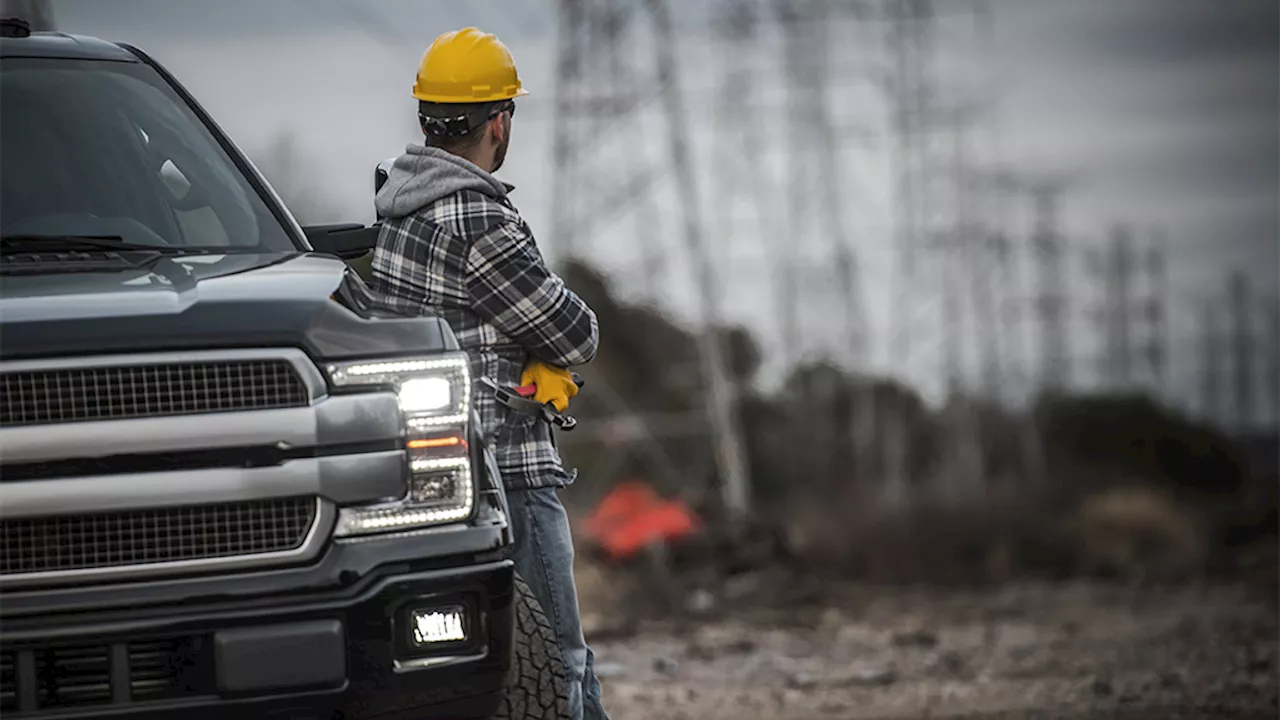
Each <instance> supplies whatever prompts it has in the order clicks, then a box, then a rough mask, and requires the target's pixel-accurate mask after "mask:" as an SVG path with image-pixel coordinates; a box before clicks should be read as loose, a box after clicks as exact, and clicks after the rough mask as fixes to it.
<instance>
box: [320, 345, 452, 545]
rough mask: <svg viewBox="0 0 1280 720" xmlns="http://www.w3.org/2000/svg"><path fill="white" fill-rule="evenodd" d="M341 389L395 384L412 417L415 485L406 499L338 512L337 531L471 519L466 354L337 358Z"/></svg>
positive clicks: (408, 428)
mask: <svg viewBox="0 0 1280 720" xmlns="http://www.w3.org/2000/svg"><path fill="white" fill-rule="evenodd" d="M327 370H328V374H329V379H330V381H331V382H332V383H333V384H334V386H335V387H341V388H361V387H364V388H370V389H373V388H391V389H394V390H395V392H396V394H397V395H398V396H399V398H400V410H401V413H402V414H403V416H404V423H405V461H406V463H407V464H408V468H407V470H408V473H407V474H408V478H409V487H408V491H407V492H406V493H405V496H404V497H403V498H399V499H397V500H393V501H390V502H385V503H379V504H377V505H362V506H357V507H344V508H341V509H340V510H339V511H338V525H337V528H336V529H335V530H334V534H335V535H337V536H338V537H344V536H351V535H367V534H371V533H381V532H393V531H398V530H410V529H414V528H419V527H425V526H428V525H438V524H441V523H447V522H457V521H459V520H464V519H466V518H467V517H469V516H470V515H471V511H472V508H473V505H474V498H475V489H474V487H473V486H472V480H471V456H470V449H469V446H468V443H467V438H468V435H467V430H468V427H467V425H468V421H469V420H470V412H471V370H470V365H469V364H468V362H467V356H466V354H465V353H451V354H448V355H439V356H433V357H427V358H400V359H393V360H378V361H360V362H346V363H335V364H331V365H329V366H328V368H327Z"/></svg>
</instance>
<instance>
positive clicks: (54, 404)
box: [0, 359, 309, 426]
mask: <svg viewBox="0 0 1280 720" xmlns="http://www.w3.org/2000/svg"><path fill="white" fill-rule="evenodd" d="M308 402H309V397H308V394H307V387H306V385H305V384H304V383H303V381H302V378H301V377H299V375H298V371H297V370H296V369H295V368H294V366H293V365H292V363H290V362H289V361H287V360H280V359H266V360H227V361H216V362H215V361H210V362H190V363H163V364H152V365H120V366H110V367H97V368H75V369H59V370H29V371H22V372H9V373H4V374H2V375H0V426H19V425H50V424H57V423H72V422H84V421H90V420H126V419H130V418H144V417H162V416H168V415H192V414H196V413H214V412H235V411H245V410H269V409H273V408H288V407H301V406H305V405H307V404H308Z"/></svg>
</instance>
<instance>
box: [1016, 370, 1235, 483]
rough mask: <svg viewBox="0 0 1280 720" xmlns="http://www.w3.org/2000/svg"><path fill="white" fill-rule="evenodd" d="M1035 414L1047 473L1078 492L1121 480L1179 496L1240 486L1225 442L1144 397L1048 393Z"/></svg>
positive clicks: (1231, 448)
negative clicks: (1124, 479) (1136, 481)
mask: <svg viewBox="0 0 1280 720" xmlns="http://www.w3.org/2000/svg"><path fill="white" fill-rule="evenodd" d="M1035 412H1036V420H1037V423H1038V425H1039V427H1040V431H1041V436H1042V437H1043V438H1044V447H1045V457H1046V461H1047V465H1048V468H1049V470H1050V472H1051V473H1052V474H1054V475H1058V476H1060V479H1061V481H1062V482H1070V483H1071V489H1072V490H1073V491H1076V492H1086V491H1089V490H1096V489H1100V488H1102V487H1106V486H1108V485H1110V484H1111V483H1112V482H1113V480H1114V478H1115V477H1116V476H1123V477H1125V478H1129V479H1139V480H1143V481H1149V482H1153V483H1155V484H1157V485H1159V486H1161V487H1165V488H1167V489H1168V490H1169V491H1171V492H1173V493H1174V494H1175V495H1177V496H1178V497H1180V498H1187V497H1189V496H1195V497H1204V496H1220V497H1221V496H1230V495H1233V494H1235V493H1236V492H1238V491H1239V490H1240V489H1241V486H1242V483H1243V481H1244V477H1245V473H1244V468H1243V465H1242V463H1241V461H1240V458H1239V457H1238V452H1237V450H1236V448H1235V447H1234V445H1233V444H1232V443H1231V441H1230V440H1228V439H1227V438H1226V437H1225V436H1224V435H1222V434H1221V433H1220V432H1218V431H1217V430H1215V429H1214V428H1211V427H1209V426H1207V425H1204V424H1202V423H1198V422H1195V421H1193V420H1191V419H1189V418H1187V417H1186V416H1184V415H1183V414H1181V413H1179V412H1178V411H1176V410H1173V409H1171V408H1168V407H1166V406H1164V405H1161V404H1159V403H1158V402H1156V401H1155V400H1153V399H1151V398H1150V397H1147V396H1142V395H1084V396H1049V397H1045V398H1043V399H1041V401H1040V402H1039V403H1038V405H1037V407H1036V411H1035Z"/></svg>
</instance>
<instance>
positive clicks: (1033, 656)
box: [584, 583, 1280, 720]
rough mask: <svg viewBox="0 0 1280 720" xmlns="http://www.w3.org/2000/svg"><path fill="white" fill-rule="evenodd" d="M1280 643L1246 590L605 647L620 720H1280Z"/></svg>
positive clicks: (876, 594) (885, 607)
mask: <svg viewBox="0 0 1280 720" xmlns="http://www.w3.org/2000/svg"><path fill="white" fill-rule="evenodd" d="M589 610H590V605H589V604H588V605H587V606H586V607H584V611H589ZM589 620H590V618H589V617H587V616H586V615H585V614H584V621H589ZM588 627H590V623H589V622H588ZM1277 631H1278V627H1277V618H1276V608H1275V598H1274V594H1272V593H1263V594H1259V593H1257V592H1250V591H1249V590H1248V589H1246V588H1243V587H1223V586H1213V587H1196V588H1180V589H1174V590H1170V589H1162V590H1159V589H1134V588H1125V587H1117V586H1107V585H1100V584H1086V583H1080V584H1068V585H1047V584H1046V585H1036V584H1020V585H1013V586H1008V587H1005V588H1002V589H999V590H990V591H978V590H973V591H943V590H928V589H922V590H903V589H888V588H869V587H865V586H853V585H850V586H846V587H839V588H835V589H832V590H830V591H828V592H826V593H824V598H823V602H822V603H821V604H820V605H817V606H813V607H804V608H789V609H781V610H780V609H776V608H774V609H767V608H759V607H757V608H754V609H753V608H750V607H738V608H736V609H734V610H732V611H730V610H721V611H719V612H712V613H710V617H709V618H708V619H706V620H702V621H698V622H690V621H685V622H680V623H676V622H658V623H646V624H644V625H642V626H641V627H640V630H639V632H638V633H637V634H635V635H633V636H629V637H614V638H609V637H603V636H599V637H596V638H589V639H591V641H592V646H593V648H594V649H595V651H596V656H597V667H598V670H599V674H600V675H601V676H602V684H603V685H604V693H605V703H606V708H607V710H608V711H609V713H610V717H612V718H613V720H649V719H654V720H658V719H662V720H694V719H697V720H717V719H719V718H725V719H732V720H765V719H766V718H768V719H769V720H801V719H802V718H803V719H804V720H809V719H811V718H812V719H839V718H850V719H852V718H918V717H933V718H1022V717H1034V718H1050V717H1052V718H1083V717H1124V718H1169V719H1172V718H1231V717H1241V718H1243V717H1249V718H1253V717H1257V718H1276V717H1277V714H1278V709H1280V705H1278V696H1280V690H1278V688H1277V686H1278V684H1280V683H1278V681H1277V671H1278V669H1280V668H1278V666H1277V654H1278V653H1277Z"/></svg>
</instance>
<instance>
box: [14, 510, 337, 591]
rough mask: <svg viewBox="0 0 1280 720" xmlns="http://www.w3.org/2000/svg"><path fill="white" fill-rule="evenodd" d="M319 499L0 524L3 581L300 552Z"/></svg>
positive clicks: (66, 516)
mask: <svg viewBox="0 0 1280 720" xmlns="http://www.w3.org/2000/svg"><path fill="white" fill-rule="evenodd" d="M315 521H316V499H315V498H314V497H293V498H273V499H263V500H248V501H242V502H228V503H217V504H211V505H193V506H187V507H173V508H160V509H148V510H126V511H120V512H109V513H97V514H92V515H64V516H58V517H46V518H22V519H14V520H4V521H0V575H20V574H25V573H40V572H65V571H69V570H85V569H92V568H108V567H117V566H122V565H145V564H151V563H167V562H180V561H190V560H207V559H213V558H226V557H232V556H239V555H255V554H261V553H277V552H285V551H289V550H296V549H297V548H299V547H301V546H302V544H303V542H304V541H305V540H306V537H307V533H308V532H309V531H310V529H311V526H312V525H313V524H314V523H315Z"/></svg>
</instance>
